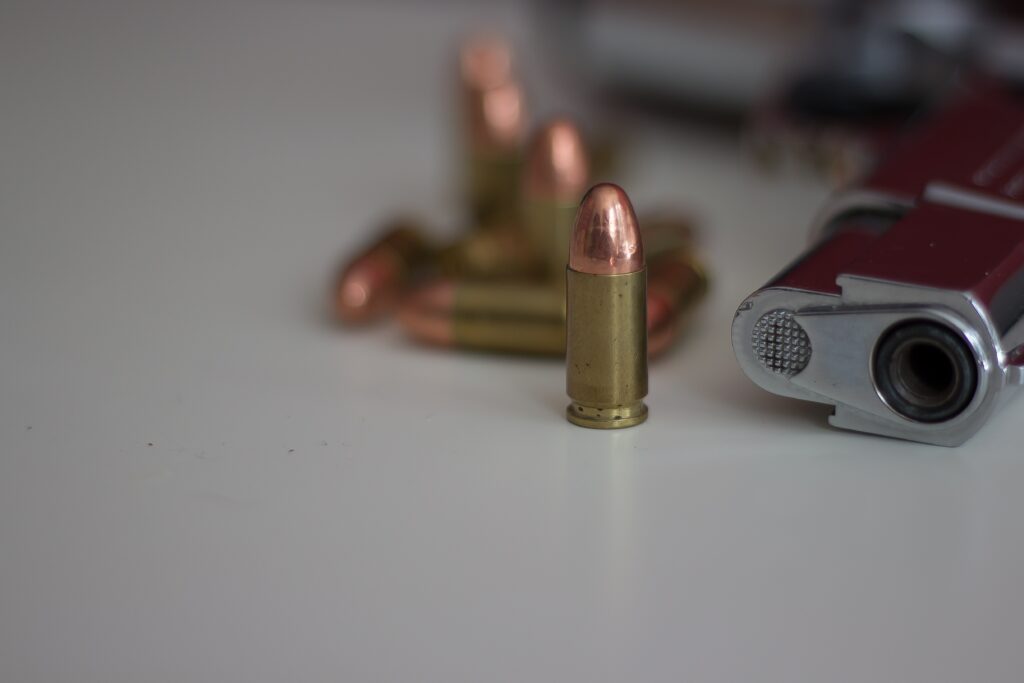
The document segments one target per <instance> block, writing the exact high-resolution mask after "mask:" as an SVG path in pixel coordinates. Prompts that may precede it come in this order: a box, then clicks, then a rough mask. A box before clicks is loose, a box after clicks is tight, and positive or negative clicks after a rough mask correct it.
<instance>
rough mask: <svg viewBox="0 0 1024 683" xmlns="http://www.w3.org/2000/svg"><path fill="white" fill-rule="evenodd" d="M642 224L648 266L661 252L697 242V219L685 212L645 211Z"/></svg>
mask: <svg viewBox="0 0 1024 683" xmlns="http://www.w3.org/2000/svg"><path fill="white" fill-rule="evenodd" d="M640 226H641V227H640V234H641V236H642V237H643V240H644V253H645V254H646V255H647V265H648V266H650V265H651V263H652V262H653V261H654V259H655V258H657V257H658V256H659V255H660V254H663V253H666V252H671V251H674V250H676V249H679V248H692V247H693V246H694V245H695V244H696V243H697V228H696V221H695V220H694V219H693V217H691V216H689V215H687V214H684V213H679V212H676V211H666V210H662V211H655V212H653V213H645V214H644V215H643V216H642V217H641V218H640ZM648 284H650V275H648Z"/></svg>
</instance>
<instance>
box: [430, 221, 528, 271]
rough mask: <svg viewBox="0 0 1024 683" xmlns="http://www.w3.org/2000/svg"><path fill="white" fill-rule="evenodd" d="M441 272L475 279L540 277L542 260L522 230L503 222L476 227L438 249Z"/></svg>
mask: <svg viewBox="0 0 1024 683" xmlns="http://www.w3.org/2000/svg"><path fill="white" fill-rule="evenodd" d="M438 269H439V271H440V272H441V274H442V275H444V276H448V277H452V278H459V279H463V278H466V279H475V280H500V279H510V278H517V279H524V280H539V279H540V278H541V277H542V276H543V275H544V272H545V271H544V263H543V262H542V261H541V259H540V257H539V255H538V254H537V251H536V250H535V249H534V248H533V245H532V244H530V241H529V240H528V239H527V237H526V235H524V234H523V232H522V230H519V229H517V228H512V227H506V226H497V227H494V228H489V229H483V230H478V231H474V232H471V233H469V234H468V235H466V236H465V237H463V238H461V239H459V240H457V241H455V242H453V243H452V244H449V245H448V246H446V247H444V248H442V249H441V250H440V251H439V253H438Z"/></svg>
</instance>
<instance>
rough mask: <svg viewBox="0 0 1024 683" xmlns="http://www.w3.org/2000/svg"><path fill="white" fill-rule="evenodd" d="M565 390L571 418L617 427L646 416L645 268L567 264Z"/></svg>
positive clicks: (590, 424) (581, 422) (575, 421)
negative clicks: (609, 269) (593, 270)
mask: <svg viewBox="0 0 1024 683" xmlns="http://www.w3.org/2000/svg"><path fill="white" fill-rule="evenodd" d="M566 299H567V301H568V306H567V315H568V317H567V320H566V323H567V328H566V330H567V332H566V339H567V346H566V351H565V353H566V359H565V364H566V391H567V393H568V394H569V398H570V399H572V403H571V404H569V407H568V408H567V409H566V416H567V417H568V419H569V421H570V422H572V423H573V424H577V425H580V426H581V427H591V428H597V429H617V428H620V427H631V426H633V425H636V424H640V423H641V422H643V421H644V420H646V419H647V406H646V405H645V404H644V401H643V399H644V397H645V396H646V395H647V270H646V268H645V269H643V270H640V271H637V272H634V273H626V274H622V275H594V274H590V273H580V272H577V271H575V270H573V269H572V268H568V269H566Z"/></svg>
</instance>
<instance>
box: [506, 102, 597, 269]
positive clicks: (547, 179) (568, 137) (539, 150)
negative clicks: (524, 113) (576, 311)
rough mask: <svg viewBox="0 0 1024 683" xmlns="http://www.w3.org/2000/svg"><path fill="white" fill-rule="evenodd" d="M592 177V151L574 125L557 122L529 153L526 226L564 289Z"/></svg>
mask: <svg viewBox="0 0 1024 683" xmlns="http://www.w3.org/2000/svg"><path fill="white" fill-rule="evenodd" d="M589 175H590V169H589V162H588V159H587V149H586V145H585V144H584V142H583V137H582V136H581V135H580V132H579V130H578V129H577V128H576V126H575V125H573V123H572V122H571V121H568V120H566V119H556V120H554V121H551V122H550V123H548V124H547V125H545V126H544V127H542V128H541V129H540V130H539V131H537V133H536V134H535V135H534V137H533V140H531V142H530V145H529V148H528V150H527V153H526V164H525V169H524V174H523V184H522V186H523V220H524V222H525V224H526V227H527V230H528V232H529V234H530V239H531V241H532V243H533V245H534V248H535V249H536V250H537V253H539V254H542V255H543V258H544V260H545V261H546V263H547V268H548V273H549V276H550V278H551V279H552V280H553V281H555V282H557V283H559V285H561V284H564V282H565V265H566V263H568V261H569V234H570V233H571V232H572V226H573V221H574V219H575V217H576V209H577V208H578V207H579V202H580V197H582V196H583V192H584V191H585V190H586V189H587V186H588V182H589Z"/></svg>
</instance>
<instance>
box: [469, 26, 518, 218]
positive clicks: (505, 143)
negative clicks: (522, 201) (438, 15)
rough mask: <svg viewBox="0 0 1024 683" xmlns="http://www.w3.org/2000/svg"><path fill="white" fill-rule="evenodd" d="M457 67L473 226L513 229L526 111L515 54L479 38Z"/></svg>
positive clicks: (497, 41) (495, 41)
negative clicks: (505, 226)
mask: <svg viewBox="0 0 1024 683" xmlns="http://www.w3.org/2000/svg"><path fill="white" fill-rule="evenodd" d="M459 61H460V77H461V87H462V108H463V126H464V129H463V130H464V147H465V154H466V162H465V169H466V171H465V173H466V178H465V185H466V194H467V199H468V202H469V206H470V216H471V220H472V223H473V225H476V226H481V227H491V226H493V225H495V224H509V223H514V222H516V214H517V211H518V206H517V204H518V197H519V168H520V158H521V146H522V141H523V135H524V132H525V121H526V109H525V104H524V98H523V90H522V87H521V85H520V84H519V82H518V81H517V80H516V78H515V75H514V73H513V71H512V59H511V52H510V50H509V48H508V45H507V44H505V43H504V42H503V41H501V40H500V39H497V38H493V37H479V38H477V39H475V40H472V41H470V42H468V43H467V44H466V45H464V46H463V48H462V51H461V54H460V60H459Z"/></svg>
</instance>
